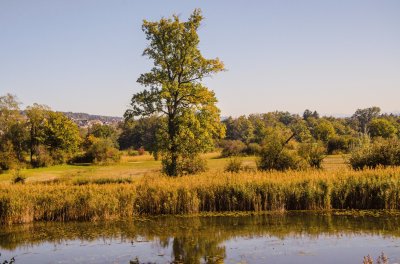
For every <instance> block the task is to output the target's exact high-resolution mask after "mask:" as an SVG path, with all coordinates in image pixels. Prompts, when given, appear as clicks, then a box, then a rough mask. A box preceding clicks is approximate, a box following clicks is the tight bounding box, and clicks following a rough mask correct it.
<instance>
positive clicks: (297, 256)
mask: <svg viewBox="0 0 400 264" xmlns="http://www.w3.org/2000/svg"><path fill="white" fill-rule="evenodd" d="M382 252H384V254H385V255H386V256H387V257H388V258H389V263H400V216H393V215H387V214H383V215H382V214H380V215H379V216H374V215H371V214H367V215H363V214H356V215H352V214H342V213H323V212H311V213H309V212H288V213H268V214H262V215H237V216H232V215H231V216H196V217H183V216H175V217H174V216H161V217H149V218H145V217H143V218H137V219H134V220H130V221H113V222H94V223H88V222H84V223H75V222H74V223H35V224H29V225H14V226H9V227H5V226H3V227H1V229H0V253H1V256H0V263H2V262H3V261H4V260H5V259H7V260H9V259H11V258H12V257H15V260H16V262H15V263H16V264H22V263H40V264H43V263H126V264H129V263H362V261H363V257H364V256H367V255H368V254H369V255H371V256H373V257H374V259H375V260H376V258H377V256H378V255H380V254H381V253H382ZM375 263H376V262H375Z"/></svg>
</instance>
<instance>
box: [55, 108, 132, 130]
mask: <svg viewBox="0 0 400 264" xmlns="http://www.w3.org/2000/svg"><path fill="white" fill-rule="evenodd" d="M61 113H63V114H65V115H66V116H68V117H69V118H71V120H73V121H74V122H75V123H77V124H78V126H80V127H88V126H89V127H90V126H92V125H93V124H96V123H98V124H103V125H114V126H116V125H117V124H118V123H119V122H122V121H123V120H124V119H123V118H122V117H118V116H102V115H91V114H87V113H73V112H61Z"/></svg>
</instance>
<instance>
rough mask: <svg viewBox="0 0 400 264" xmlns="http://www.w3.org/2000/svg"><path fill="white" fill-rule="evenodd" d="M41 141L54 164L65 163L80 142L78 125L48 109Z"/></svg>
mask: <svg viewBox="0 0 400 264" xmlns="http://www.w3.org/2000/svg"><path fill="white" fill-rule="evenodd" d="M43 143H44V145H45V146H46V147H47V148H48V150H49V152H50V155H51V156H52V158H53V160H54V163H55V164H62V163H65V161H66V160H67V159H69V158H70V157H71V156H72V154H73V153H75V152H76V151H77V150H78V146H79V144H80V143H81V137H80V133H79V129H78V126H77V125H76V124H75V123H74V122H73V121H72V120H70V119H69V118H68V117H67V116H65V115H64V114H62V113H59V112H52V111H50V112H48V113H47V117H46V119H45V123H44V142H43Z"/></svg>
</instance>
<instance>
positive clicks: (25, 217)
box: [0, 168, 400, 224]
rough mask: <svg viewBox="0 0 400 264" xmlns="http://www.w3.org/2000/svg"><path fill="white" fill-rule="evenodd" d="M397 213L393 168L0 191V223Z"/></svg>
mask: <svg viewBox="0 0 400 264" xmlns="http://www.w3.org/2000/svg"><path fill="white" fill-rule="evenodd" d="M331 209H389V210H399V209H400V168H385V169H383V168H380V169H375V170H365V171H350V170H342V171H318V170H310V171H287V172H254V173H249V172H247V173H239V174H231V173H223V172H213V173H211V172H210V173H204V174H199V175H196V176H184V177H177V178H170V177H166V176H162V175H147V176H145V177H143V178H142V179H140V180H137V181H133V182H131V183H120V184H117V183H110V184H102V185H98V184H93V183H89V184H86V185H81V186H77V185H67V184H48V185H44V184H25V185H22V184H14V185H0V221H1V223H3V224H4V223H6V224H7V223H8V224H10V223H27V222H34V221H43V220H44V221H69V220H90V221H91V220H99V219H101V220H106V219H115V218H124V217H131V216H134V215H141V214H148V215H159V214H196V213H202V212H225V211H255V212H260V211H269V210H331Z"/></svg>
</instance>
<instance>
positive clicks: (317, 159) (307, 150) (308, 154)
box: [299, 143, 326, 169]
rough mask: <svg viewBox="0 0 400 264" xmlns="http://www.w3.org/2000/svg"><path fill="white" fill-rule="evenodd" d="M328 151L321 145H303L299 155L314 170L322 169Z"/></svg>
mask: <svg viewBox="0 0 400 264" xmlns="http://www.w3.org/2000/svg"><path fill="white" fill-rule="evenodd" d="M325 153H326V149H325V147H324V146H323V144H321V143H303V144H301V145H300V148H299V155H300V156H301V157H302V158H303V159H305V160H306V161H307V163H308V165H310V166H311V167H313V168H316V169H320V168H321V167H322V161H323V160H324V158H325Z"/></svg>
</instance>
